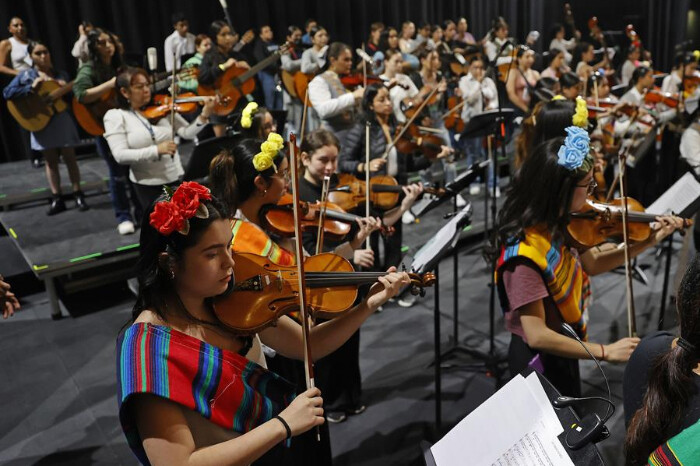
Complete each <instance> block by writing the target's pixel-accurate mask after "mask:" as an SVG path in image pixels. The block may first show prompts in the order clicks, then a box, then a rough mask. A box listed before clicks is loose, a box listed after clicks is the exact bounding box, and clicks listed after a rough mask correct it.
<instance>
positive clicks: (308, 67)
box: [301, 25, 328, 74]
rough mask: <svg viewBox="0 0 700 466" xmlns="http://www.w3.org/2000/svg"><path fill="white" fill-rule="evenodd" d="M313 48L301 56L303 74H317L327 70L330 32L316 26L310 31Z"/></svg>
mask: <svg viewBox="0 0 700 466" xmlns="http://www.w3.org/2000/svg"><path fill="white" fill-rule="evenodd" d="M309 34H311V47H310V48H308V49H306V50H304V53H302V55H301V72H302V73H306V74H316V73H319V72H320V71H321V70H323V69H325V67H326V62H327V55H326V54H327V52H328V32H327V31H326V29H325V28H324V27H323V26H319V25H314V27H313V28H311V29H310V30H309Z"/></svg>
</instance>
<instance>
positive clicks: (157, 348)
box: [117, 323, 295, 465]
mask: <svg viewBox="0 0 700 466" xmlns="http://www.w3.org/2000/svg"><path fill="white" fill-rule="evenodd" d="M117 388H118V398H117V400H118V402H119V420H120V422H121V425H122V429H123V430H124V434H125V435H126V439H127V442H128V443H129V447H131V449H132V451H133V452H134V454H135V455H136V457H137V458H138V459H139V461H141V463H142V464H146V465H147V464H150V463H149V461H148V458H147V456H146V452H145V450H144V449H143V445H142V443H141V437H140V436H139V433H138V429H137V426H136V420H135V418H134V416H133V413H132V409H131V408H130V405H131V403H129V401H130V400H131V399H132V398H133V397H132V395H134V394H137V393H149V394H152V395H157V396H161V397H163V398H166V399H168V400H171V401H174V402H175V403H178V404H180V405H182V406H184V407H185V408H187V409H191V410H192V411H195V412H197V413H199V414H201V415H202V416H203V417H204V418H206V419H208V420H209V421H211V422H213V423H214V424H216V425H218V426H221V427H223V428H225V429H230V430H233V431H236V432H239V433H241V434H243V433H246V432H248V431H250V430H252V429H254V428H255V427H257V426H259V425H261V424H263V423H265V422H267V421H268V420H270V419H272V418H273V417H274V416H275V415H277V414H279V413H280V412H281V411H282V410H283V409H284V408H286V407H287V406H288V405H289V403H290V402H291V401H292V400H293V399H294V396H295V387H294V386H293V385H292V384H291V383H289V382H287V381H286V380H285V379H283V378H282V377H280V376H278V375H277V374H275V373H273V372H270V371H268V370H266V369H264V368H263V367H261V366H259V365H258V364H256V363H254V362H252V361H249V360H248V359H246V358H245V357H243V356H241V355H239V354H237V353H234V352H232V351H227V350H223V349H220V348H217V347H216V346H213V345H210V344H208V343H205V342H203V341H201V340H198V339H196V338H194V337H191V336H189V335H186V334H184V333H182V332H179V331H177V330H173V329H171V328H169V327H164V326H161V325H153V324H145V323H138V324H133V325H132V326H131V327H129V328H128V329H126V331H124V333H122V335H120V336H119V338H118V339H117Z"/></svg>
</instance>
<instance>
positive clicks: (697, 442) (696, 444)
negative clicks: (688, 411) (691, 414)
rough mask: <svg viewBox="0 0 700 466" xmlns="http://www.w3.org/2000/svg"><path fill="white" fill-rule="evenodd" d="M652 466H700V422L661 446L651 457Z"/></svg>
mask: <svg viewBox="0 0 700 466" xmlns="http://www.w3.org/2000/svg"><path fill="white" fill-rule="evenodd" d="M648 464H650V465H651V466H698V465H700V421H698V422H696V423H695V424H693V425H692V426H690V427H688V428H687V429H684V430H683V431H681V433H680V434H678V435H676V436H675V437H671V439H670V440H669V441H668V442H666V443H664V444H663V445H661V446H659V447H658V448H657V449H656V450H654V452H653V453H652V454H651V455H649V463H648Z"/></svg>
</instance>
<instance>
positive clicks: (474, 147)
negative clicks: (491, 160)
mask: <svg viewBox="0 0 700 466" xmlns="http://www.w3.org/2000/svg"><path fill="white" fill-rule="evenodd" d="M483 141H484V138H464V139H460V140H459V143H460V145H461V146H462V147H463V148H464V152H465V153H466V154H467V156H466V160H467V166H468V167H470V166H472V164H474V163H476V162H481V161H482V160H484V159H485V158H486V157H487V155H488V154H487V153H486V150H485V149H484V145H483ZM493 150H495V149H493ZM494 168H495V167H494V166H493V164H491V165H489V174H488V177H489V183H488V187H489V189H491V188H493V185H494V183H495V182H496V171H495V170H494Z"/></svg>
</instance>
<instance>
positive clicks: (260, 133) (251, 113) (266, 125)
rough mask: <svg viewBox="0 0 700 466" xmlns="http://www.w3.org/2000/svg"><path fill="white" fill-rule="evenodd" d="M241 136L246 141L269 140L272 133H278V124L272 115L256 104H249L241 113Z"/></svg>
mask: <svg viewBox="0 0 700 466" xmlns="http://www.w3.org/2000/svg"><path fill="white" fill-rule="evenodd" d="M240 127H241V136H242V138H246V139H261V140H265V139H267V136H268V135H269V134H270V133H275V132H277V123H276V122H275V119H274V118H273V117H272V113H270V111H269V110H268V109H267V108H265V107H260V106H258V104H257V103H256V102H248V103H247V104H246V106H245V108H244V109H243V111H242V112H241V119H240Z"/></svg>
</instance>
